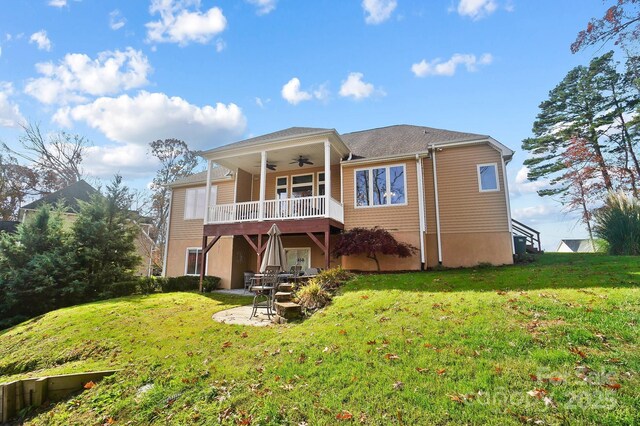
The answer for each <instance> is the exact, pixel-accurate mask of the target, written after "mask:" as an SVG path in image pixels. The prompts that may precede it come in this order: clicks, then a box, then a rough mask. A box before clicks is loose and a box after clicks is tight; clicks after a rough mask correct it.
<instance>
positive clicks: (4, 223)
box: [0, 220, 20, 234]
mask: <svg viewBox="0 0 640 426" xmlns="http://www.w3.org/2000/svg"><path fill="white" fill-rule="evenodd" d="M19 224H20V222H18V221H17V220H0V232H6V233H8V234H14V233H16V232H17V231H18V225H19Z"/></svg>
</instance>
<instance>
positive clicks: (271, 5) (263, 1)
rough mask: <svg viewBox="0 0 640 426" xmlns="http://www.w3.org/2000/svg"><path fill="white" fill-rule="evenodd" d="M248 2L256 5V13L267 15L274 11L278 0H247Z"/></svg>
mask: <svg viewBox="0 0 640 426" xmlns="http://www.w3.org/2000/svg"><path fill="white" fill-rule="evenodd" d="M247 2H249V3H251V4H252V5H254V6H255V7H256V13H257V14H258V15H266V14H268V13H271V12H273V10H274V9H275V8H276V4H277V3H278V0H247Z"/></svg>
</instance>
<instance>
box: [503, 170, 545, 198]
mask: <svg viewBox="0 0 640 426" xmlns="http://www.w3.org/2000/svg"><path fill="white" fill-rule="evenodd" d="M548 185H549V180H548V179H540V180H536V181H530V180H529V168H528V167H527V166H522V167H520V170H518V173H516V179H515V182H514V184H513V185H512V186H511V187H510V188H509V189H510V192H511V193H512V195H520V194H530V193H535V192H537V191H539V190H541V189H543V188H545V187H547V186H548Z"/></svg>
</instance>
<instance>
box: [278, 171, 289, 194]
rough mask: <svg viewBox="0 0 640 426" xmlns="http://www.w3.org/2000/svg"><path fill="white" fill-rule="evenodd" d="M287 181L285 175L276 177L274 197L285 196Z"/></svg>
mask: <svg viewBox="0 0 640 426" xmlns="http://www.w3.org/2000/svg"><path fill="white" fill-rule="evenodd" d="M287 181H288V177H287V176H282V177H279V178H276V198H278V199H283V198H287V187H288V185H287Z"/></svg>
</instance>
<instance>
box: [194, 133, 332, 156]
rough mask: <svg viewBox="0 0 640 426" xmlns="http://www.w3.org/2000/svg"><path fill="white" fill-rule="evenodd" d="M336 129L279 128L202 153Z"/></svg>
mask: <svg viewBox="0 0 640 426" xmlns="http://www.w3.org/2000/svg"><path fill="white" fill-rule="evenodd" d="M332 131H334V129H323V128H320V127H289V128H288V129H284V130H278V131H277V132H272V133H267V134H266V135H260V136H256V137H254V138H249V139H244V140H241V141H238V142H233V143H230V144H227V145H223V146H221V147H217V148H213V149H210V150H208V151H203V152H201V154H205V153H208V152H213V151H217V150H218V149H221V148H224V149H228V148H236V147H237V148H240V147H243V146H251V145H257V144H259V143H261V142H268V141H273V140H278V139H284V138H291V137H294V136H304V135H313V134H317V133H324V132H332Z"/></svg>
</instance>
